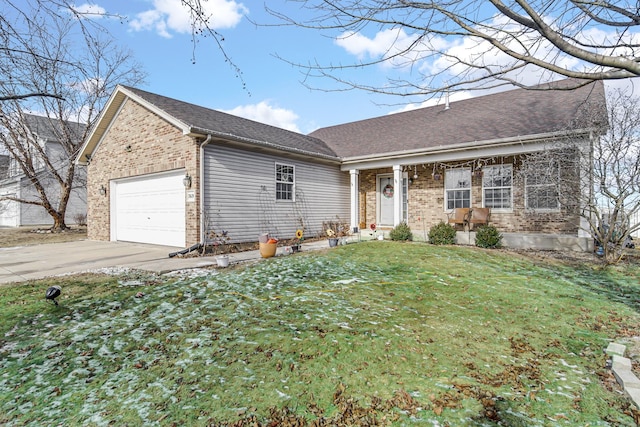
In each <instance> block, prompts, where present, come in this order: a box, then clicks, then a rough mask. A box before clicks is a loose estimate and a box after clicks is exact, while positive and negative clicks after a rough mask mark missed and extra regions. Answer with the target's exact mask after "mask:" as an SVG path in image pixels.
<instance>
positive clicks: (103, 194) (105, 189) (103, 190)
mask: <svg viewBox="0 0 640 427" xmlns="http://www.w3.org/2000/svg"><path fill="white" fill-rule="evenodd" d="M98 191H99V192H100V195H101V196H103V197H104V196H106V195H107V187H105V186H104V185H101V186H100V190H98Z"/></svg>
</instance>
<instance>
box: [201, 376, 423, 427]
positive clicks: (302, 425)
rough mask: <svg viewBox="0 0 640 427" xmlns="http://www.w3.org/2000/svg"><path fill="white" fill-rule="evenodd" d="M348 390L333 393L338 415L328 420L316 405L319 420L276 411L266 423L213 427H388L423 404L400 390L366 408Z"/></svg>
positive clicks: (241, 422)
mask: <svg viewBox="0 0 640 427" xmlns="http://www.w3.org/2000/svg"><path fill="white" fill-rule="evenodd" d="M346 391H347V387H346V386H345V385H344V384H343V383H340V384H338V385H337V387H336V390H335V392H334V393H333V404H334V405H335V406H336V408H337V411H336V414H335V415H333V416H326V414H325V411H324V410H323V409H322V408H320V407H319V406H318V405H317V404H316V403H311V404H309V405H308V407H307V409H308V411H309V412H310V413H311V414H313V415H314V416H315V417H316V419H314V420H309V419H307V418H306V417H304V416H302V415H298V414H295V413H294V412H293V411H292V410H291V409H290V408H287V407H285V408H281V409H277V408H272V409H271V410H270V414H269V417H268V419H267V420H266V421H260V420H259V419H258V417H257V416H256V415H250V416H247V417H244V418H242V419H240V420H238V421H235V422H232V423H222V424H212V425H215V426H226V427H276V426H277V427H329V426H358V427H374V426H387V425H390V424H391V423H392V422H394V421H397V420H398V419H399V417H400V413H399V412H398V411H395V409H398V410H400V411H402V412H404V413H408V414H411V415H415V414H416V413H417V412H418V411H419V410H420V409H421V406H422V405H421V404H420V403H419V402H418V401H416V400H415V399H414V398H413V397H412V396H411V395H410V394H409V393H407V392H406V391H404V390H398V391H396V392H395V393H394V395H393V397H392V398H390V399H382V398H379V397H375V396H374V397H372V398H371V405H369V406H363V405H361V404H360V403H359V402H358V401H357V400H356V399H354V398H353V397H350V396H349V395H348V394H347V393H346Z"/></svg>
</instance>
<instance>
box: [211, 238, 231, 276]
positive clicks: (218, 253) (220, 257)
mask: <svg viewBox="0 0 640 427" xmlns="http://www.w3.org/2000/svg"><path fill="white" fill-rule="evenodd" d="M209 241H210V242H211V246H212V248H213V254H214V255H215V257H216V263H217V264H218V267H228V266H229V255H228V254H226V253H225V246H226V244H227V242H228V241H229V233H228V231H226V230H222V231H221V232H219V233H218V232H216V231H215V230H211V231H210V232H209Z"/></svg>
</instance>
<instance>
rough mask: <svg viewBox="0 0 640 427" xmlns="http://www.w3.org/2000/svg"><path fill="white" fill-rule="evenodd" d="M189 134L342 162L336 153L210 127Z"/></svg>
mask: <svg viewBox="0 0 640 427" xmlns="http://www.w3.org/2000/svg"><path fill="white" fill-rule="evenodd" d="M187 134H197V135H207V139H209V138H211V137H213V136H216V137H218V138H221V139H226V140H230V141H236V142H243V143H248V144H251V145H257V146H259V147H264V148H270V149H272V150H277V151H286V152H289V153H293V154H300V155H304V156H311V157H316V158H320V159H324V160H329V161H332V162H334V163H340V161H341V158H340V157H338V156H336V155H333V156H332V155H330V154H322V153H315V152H312V151H307V150H301V149H299V148H293V147H285V146H283V145H278V144H274V143H272V142H267V141H261V140H258V139H253V138H245V137H242V136H238V135H234V134H232V133H227V132H216V131H213V130H208V129H197V128H191V129H189V133H187ZM303 136H304V135H303ZM308 138H311V137H308ZM316 139H317V138H316Z"/></svg>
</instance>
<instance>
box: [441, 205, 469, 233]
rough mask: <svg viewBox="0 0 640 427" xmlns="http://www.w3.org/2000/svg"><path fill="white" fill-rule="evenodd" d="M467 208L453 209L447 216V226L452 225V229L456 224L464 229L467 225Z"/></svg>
mask: <svg viewBox="0 0 640 427" xmlns="http://www.w3.org/2000/svg"><path fill="white" fill-rule="evenodd" d="M470 210H471V209H469V208H454V209H453V210H452V211H451V212H449V213H448V214H447V216H448V219H447V222H448V223H449V224H453V225H454V227H455V226H456V225H458V224H460V225H462V228H463V229H464V228H465V227H466V226H467V224H468V223H469V211H470Z"/></svg>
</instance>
